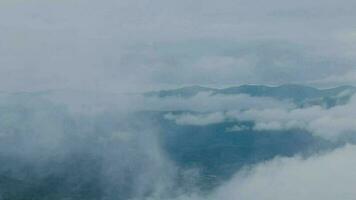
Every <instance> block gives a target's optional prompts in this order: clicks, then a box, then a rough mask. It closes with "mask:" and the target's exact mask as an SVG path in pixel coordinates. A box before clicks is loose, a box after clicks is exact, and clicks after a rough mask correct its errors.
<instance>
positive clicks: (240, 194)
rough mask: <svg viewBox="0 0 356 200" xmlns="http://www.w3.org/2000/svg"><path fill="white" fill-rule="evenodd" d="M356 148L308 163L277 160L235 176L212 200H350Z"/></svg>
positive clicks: (355, 180) (355, 179)
mask: <svg viewBox="0 0 356 200" xmlns="http://www.w3.org/2000/svg"><path fill="white" fill-rule="evenodd" d="M355 156H356V146H354V145H349V146H345V147H343V148H341V149H337V150H335V151H333V152H331V153H327V154H324V155H316V156H313V157H310V158H307V159H303V158H301V157H298V156H297V157H293V158H276V159H274V160H272V161H269V162H266V163H263V164H259V165H257V166H255V167H253V168H252V169H248V170H246V171H242V172H239V173H237V174H236V176H235V178H233V179H232V180H231V181H229V182H228V183H226V184H224V185H223V186H221V187H220V188H219V189H218V190H217V192H216V193H215V194H214V195H212V198H211V199H226V200H239V199H249V200H259V199H265V200H285V199H288V200H300V199H305V200H334V199H345V200H352V199H354V198H355V196H356V191H355V190H354V185H355V184H356V173H355V172H354V171H355V170H353V168H354V166H355V164H356V161H355V159H353V158H354V157H355Z"/></svg>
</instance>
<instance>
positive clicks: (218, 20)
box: [0, 0, 356, 92]
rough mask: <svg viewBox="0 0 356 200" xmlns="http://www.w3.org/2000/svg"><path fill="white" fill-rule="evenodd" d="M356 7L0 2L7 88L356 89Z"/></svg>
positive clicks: (181, 0) (176, 0) (143, 0)
mask: <svg viewBox="0 0 356 200" xmlns="http://www.w3.org/2000/svg"><path fill="white" fill-rule="evenodd" d="M355 6H356V1H353V0H339V1H335V0H315V1H310V0H300V1H291V0H268V1H267V0H248V1H247V0H219V1H217V0H215V1H214V0H204V1H203V0H194V1H192V0H104V1H94V0H0V37H1V39H0V90H2V91H33V90H45V89H63V88H66V89H91V90H93V89H94V90H103V91H115V92H117V91H120V92H121V91H133V90H134V91H142V90H147V89H152V88H161V87H176V86H182V85H191V84H201V85H213V86H224V85H239V84H252V83H253V84H256V83H257V84H271V85H276V84H284V83H302V84H310V85H316V86H320V87H330V86H334V85H341V84H356V67H355V66H356V60H355V54H356V25H355V23H354V22H355V20H356V13H355V12H354V9H353V8H355Z"/></svg>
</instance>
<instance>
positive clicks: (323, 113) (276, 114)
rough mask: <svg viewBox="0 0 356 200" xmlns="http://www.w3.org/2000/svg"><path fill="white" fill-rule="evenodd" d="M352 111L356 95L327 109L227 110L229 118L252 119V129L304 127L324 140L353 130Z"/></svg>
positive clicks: (355, 112)
mask: <svg viewBox="0 0 356 200" xmlns="http://www.w3.org/2000/svg"><path fill="white" fill-rule="evenodd" d="M355 114H356V97H355V96H353V97H352V99H351V100H350V102H349V103H348V104H345V105H338V106H335V107H332V108H330V109H325V108H322V107H320V106H312V107H307V108H296V109H293V108H292V109H283V108H277V109H250V110H246V111H242V112H241V111H230V112H228V113H227V116H228V117H229V118H234V119H236V120H238V121H253V122H254V123H255V126H254V129H255V130H289V129H305V130H308V131H310V132H311V133H313V134H315V135H317V136H321V137H324V138H327V139H337V138H338V137H339V136H342V135H345V134H353V133H356V126H355V123H354V122H353V121H354V120H353V116H355Z"/></svg>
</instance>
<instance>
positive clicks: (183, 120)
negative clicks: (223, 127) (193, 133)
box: [164, 113, 225, 126]
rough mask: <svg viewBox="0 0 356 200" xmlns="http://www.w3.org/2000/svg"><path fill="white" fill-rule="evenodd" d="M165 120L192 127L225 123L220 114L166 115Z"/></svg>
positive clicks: (222, 115)
mask: <svg viewBox="0 0 356 200" xmlns="http://www.w3.org/2000/svg"><path fill="white" fill-rule="evenodd" d="M164 118H165V119H168V120H173V121H174V122H175V123H176V124H178V125H194V126H205V125H209V124H217V123H221V122H224V121H225V116H224V114H222V113H210V114H206V115H199V114H198V115H194V114H190V113H185V114H180V115H174V114H172V113H169V114H166V115H165V116H164Z"/></svg>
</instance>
